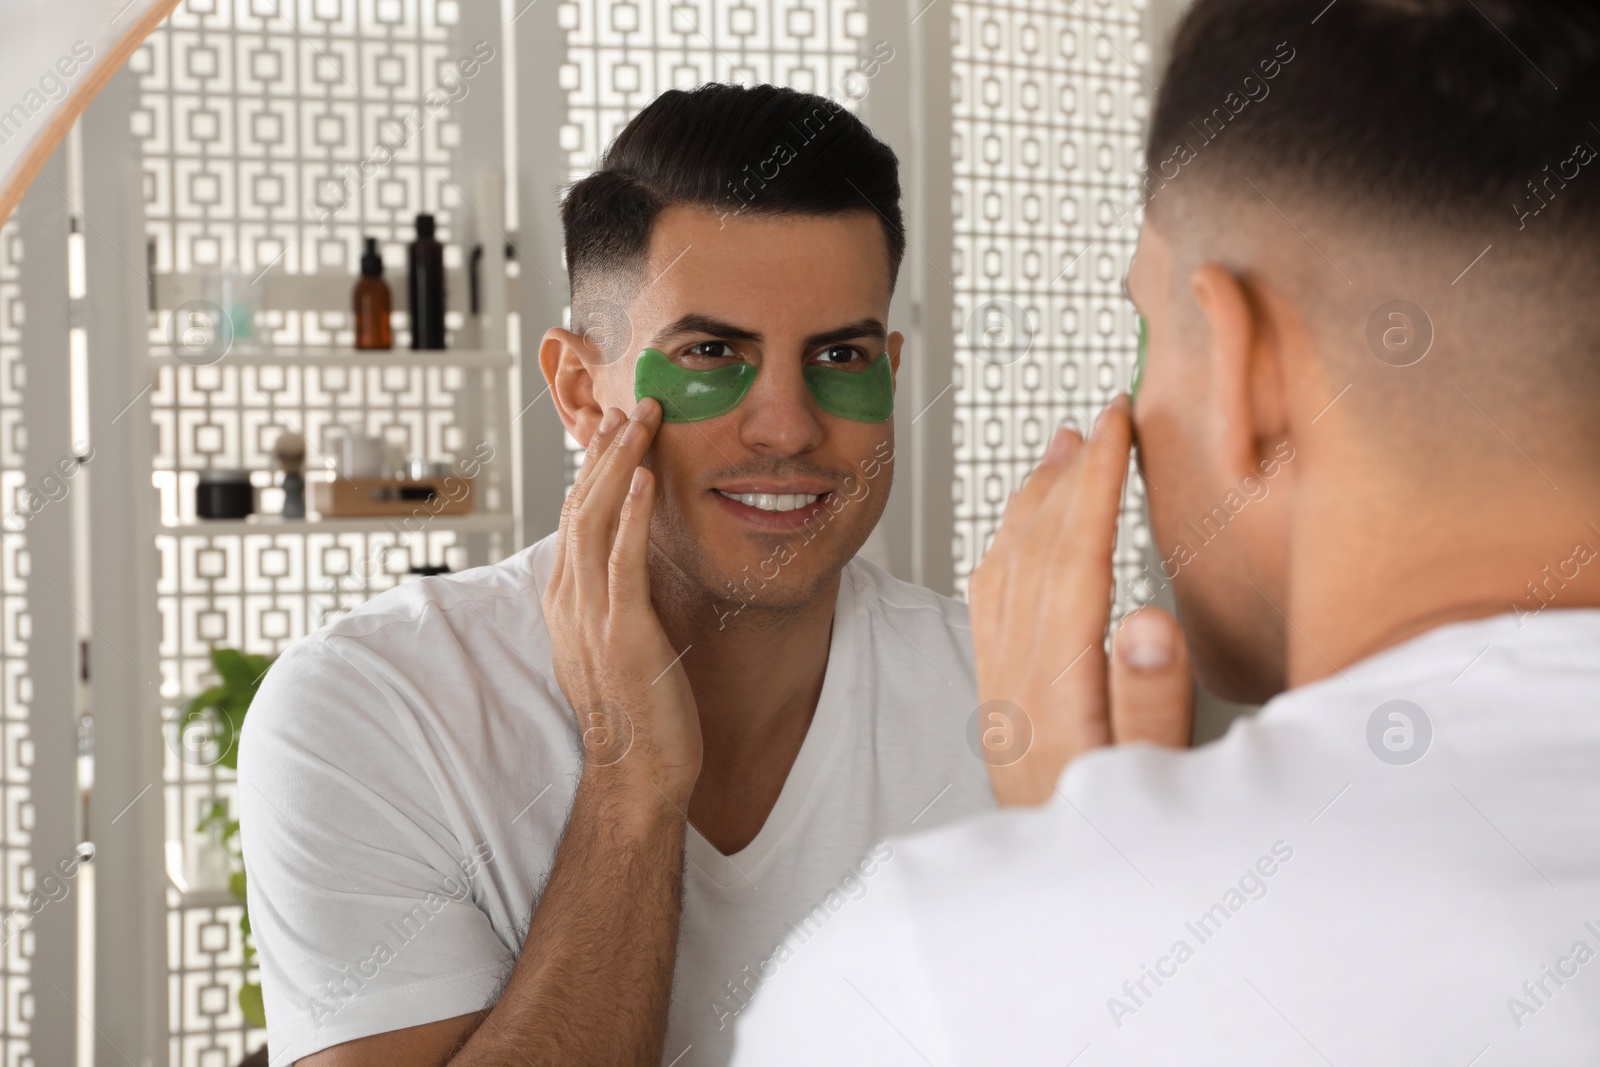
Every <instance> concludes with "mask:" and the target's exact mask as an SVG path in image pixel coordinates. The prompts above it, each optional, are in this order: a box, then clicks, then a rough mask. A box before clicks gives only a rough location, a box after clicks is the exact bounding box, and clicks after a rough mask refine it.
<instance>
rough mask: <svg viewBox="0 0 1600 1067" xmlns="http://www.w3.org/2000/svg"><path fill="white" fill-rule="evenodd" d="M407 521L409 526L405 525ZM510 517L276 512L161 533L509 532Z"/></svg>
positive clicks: (193, 523) (180, 525) (494, 514)
mask: <svg viewBox="0 0 1600 1067" xmlns="http://www.w3.org/2000/svg"><path fill="white" fill-rule="evenodd" d="M407 523H410V524H411V525H410V526H407V525H406V524H407ZM419 523H421V524H422V525H421V526H420V527H419V526H418V524H419ZM511 528H512V517H511V515H510V514H509V513H506V512H501V511H475V512H473V513H471V514H470V515H433V516H424V517H422V518H420V519H419V518H415V517H413V516H411V515H373V516H362V517H359V518H356V517H351V518H319V517H315V516H314V517H311V518H306V519H284V518H279V517H278V516H276V515H252V516H250V517H249V518H247V519H193V520H190V521H185V522H180V523H175V524H163V525H162V526H161V527H160V532H161V533H165V534H185V533H191V534H193V533H207V534H274V533H291V534H309V533H386V532H389V531H392V530H399V531H400V532H402V533H407V534H409V533H424V532H426V531H428V530H453V531H455V532H456V533H509V532H510V531H511Z"/></svg>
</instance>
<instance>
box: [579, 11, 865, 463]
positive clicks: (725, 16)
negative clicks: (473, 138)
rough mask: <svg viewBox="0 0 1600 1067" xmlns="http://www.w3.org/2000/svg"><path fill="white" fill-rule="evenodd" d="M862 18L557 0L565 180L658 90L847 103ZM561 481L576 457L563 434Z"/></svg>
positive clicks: (594, 157)
mask: <svg viewBox="0 0 1600 1067" xmlns="http://www.w3.org/2000/svg"><path fill="white" fill-rule="evenodd" d="M866 22H867V19H866V14H865V12H864V11H862V10H861V5H860V3H859V0H566V2H565V3H563V4H562V5H561V24H562V26H563V27H565V28H566V31H567V63H566V65H565V66H563V67H562V69H561V82H562V87H563V88H564V89H566V91H567V122H566V125H565V126H564V127H563V128H562V131H561V148H562V150H563V151H564V152H565V153H566V156H567V160H568V167H569V171H570V174H571V179H572V180H573V181H577V180H578V179H580V178H582V177H583V176H584V175H586V174H588V173H589V172H591V171H592V170H594V169H595V167H597V166H599V164H600V157H601V156H602V155H603V154H604V153H605V150H606V146H607V145H609V144H610V143H611V141H612V138H614V137H615V136H616V135H617V133H618V131H620V130H621V129H622V127H623V126H625V125H627V123H628V120H629V119H631V118H633V116H634V115H636V114H638V112H639V111H640V110H641V109H642V108H643V107H644V106H645V105H646V104H648V103H650V101H652V100H654V99H655V98H656V97H657V96H658V95H659V94H660V93H662V92H664V91H665V90H667V89H691V88H693V87H694V86H696V85H701V84H703V83H705V82H712V81H716V82H732V83H735V84H740V85H759V84H770V85H786V86H789V87H790V88H794V89H800V90H802V91H804V92H808V93H817V94H819V95H821V96H826V97H829V98H831V99H834V100H838V101H840V102H841V103H843V104H844V105H845V106H846V107H848V108H849V109H850V110H852V111H854V110H855V107H856V104H857V103H858V102H859V100H860V98H861V94H862V93H863V91H864V90H865V88H866V86H865V84H864V82H863V80H862V75H861V73H860V69H859V66H858V63H859V57H860V48H861V41H862V38H863V37H865V35H866V32H867V25H866ZM567 458H568V468H567V482H568V484H569V485H570V484H571V482H572V479H573V477H574V476H575V475H576V473H577V469H578V465H579V463H580V461H581V460H582V458H583V451H582V449H580V448H579V447H578V445H577V442H576V441H574V440H572V439H571V438H570V437H569V438H568V439H567Z"/></svg>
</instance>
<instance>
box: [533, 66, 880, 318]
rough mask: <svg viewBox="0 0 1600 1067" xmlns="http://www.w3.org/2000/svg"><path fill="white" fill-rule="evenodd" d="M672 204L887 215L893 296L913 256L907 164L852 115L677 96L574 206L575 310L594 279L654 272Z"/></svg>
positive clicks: (650, 117)
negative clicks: (904, 181)
mask: <svg viewBox="0 0 1600 1067" xmlns="http://www.w3.org/2000/svg"><path fill="white" fill-rule="evenodd" d="M672 204H688V205H697V206H701V207H705V208H707V209H709V210H712V211H716V212H725V213H727V214H728V215H736V214H740V213H756V214H764V215H838V214H842V213H845V212H852V211H872V212H876V213H877V215H878V216H879V220H880V222H881V223H882V226H883V236H884V241H885V243H886V244H887V246H888V254H889V284H890V286H891V288H892V287H893V285H894V280H895V278H896V276H897V275H898V274H899V271H900V260H901V257H902V256H903V255H904V254H905V243H906V242H905V225H904V222H903V221H902V216H901V213H900V177H899V161H898V160H897V159H896V158H895V154H894V152H893V151H892V150H891V149H890V148H889V146H888V145H886V144H884V143H883V142H882V141H880V140H878V139H877V138H876V137H874V136H873V135H872V133H871V132H870V131H869V130H868V129H867V127H866V126H865V125H863V124H862V122H861V120H860V119H858V118H856V117H855V116H854V115H852V114H851V113H850V112H849V111H847V110H845V109H844V107H843V106H842V105H840V104H838V103H836V102H834V101H832V100H829V99H827V98H825V97H821V96H814V95H812V94H810V93H801V92H796V91H795V90H793V89H783V88H778V87H776V86H771V85H756V86H749V87H745V86H738V85H719V84H711V85H702V86H700V87H699V88H698V89H694V90H691V91H687V92H686V91H684V90H680V89H673V90H669V91H668V92H665V93H662V94H661V95H660V96H659V97H657V98H656V99H655V101H654V102H652V103H651V104H650V105H649V106H648V107H646V108H645V109H644V110H643V111H641V112H639V114H638V115H636V116H634V118H633V120H632V121H631V122H629V123H628V125H627V126H626V127H624V128H623V130H622V132H621V133H619V134H617V137H616V140H614V141H613V142H612V143H611V147H610V148H608V149H607V150H606V154H605V158H604V159H603V160H601V163H600V168H599V169H598V170H597V171H595V172H594V173H593V174H590V175H589V176H588V177H586V178H584V179H583V180H582V181H580V182H578V183H577V184H575V185H574V186H573V187H572V188H571V189H570V190H569V191H568V193H567V196H566V199H565V200H564V201H563V203H562V208H561V223H562V229H563V231H564V234H565V238H566V249H567V272H568V275H569V277H570V278H571V280H572V292H573V302H574V307H575V309H576V306H577V304H578V302H579V300H580V299H581V293H582V290H583V289H584V288H585V286H587V284H588V283H589V280H590V279H591V278H592V277H595V276H600V275H605V274H610V273H613V272H618V271H625V270H628V269H638V268H640V267H642V265H643V262H644V259H645V257H646V256H647V255H648V253H649V247H650V231H651V228H652V226H653V225H654V224H655V220H656V216H657V215H659V214H660V213H661V211H662V209H664V208H666V207H667V206H668V205H672Z"/></svg>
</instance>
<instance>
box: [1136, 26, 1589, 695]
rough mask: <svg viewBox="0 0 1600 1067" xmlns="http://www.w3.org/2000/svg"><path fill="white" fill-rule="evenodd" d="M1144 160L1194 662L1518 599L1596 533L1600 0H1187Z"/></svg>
mask: <svg viewBox="0 0 1600 1067" xmlns="http://www.w3.org/2000/svg"><path fill="white" fill-rule="evenodd" d="M1148 164H1149V172H1148V179H1147V181H1146V183H1145V187H1146V193H1147V196H1148V201H1147V211H1146V220H1147V221H1146V231H1147V232H1146V234H1145V239H1144V240H1143V241H1142V243H1141V251H1140V256H1139V261H1136V263H1135V266H1134V269H1133V271H1132V274H1131V275H1130V283H1129V284H1130V289H1132V290H1134V296H1135V298H1136V299H1137V300H1139V301H1140V303H1141V306H1142V307H1143V308H1144V309H1145V311H1146V314H1147V315H1148V316H1149V318H1150V327H1151V332H1150V338H1151V341H1150V356H1149V366H1148V369H1147V374H1146V377H1145V386H1144V391H1142V392H1141V394H1140V398H1139V403H1138V404H1137V405H1136V408H1135V416H1136V422H1137V424H1138V427H1139V438H1140V445H1141V450H1142V453H1143V456H1144V462H1145V466H1146V472H1147V474H1148V475H1149V476H1150V478H1149V480H1150V482H1151V484H1152V489H1151V494H1150V506H1151V514H1152V522H1153V524H1154V527H1155V532H1156V535H1157V541H1158V543H1159V545H1160V547H1161V548H1162V550H1163V552H1164V554H1165V555H1166V556H1167V557H1169V558H1170V557H1171V555H1172V554H1173V551H1174V545H1175V544H1176V543H1180V542H1188V544H1187V548H1188V550H1189V551H1187V552H1186V553H1184V554H1182V558H1181V559H1179V560H1178V561H1177V562H1171V563H1169V564H1168V565H1167V566H1166V567H1165V568H1164V574H1165V577H1166V578H1167V579H1168V580H1172V581H1173V582H1174V585H1175V587H1176V589H1177V594H1178V600H1179V606H1180V609H1182V610H1183V611H1184V612H1185V613H1186V614H1187V615H1188V620H1187V621H1186V629H1188V630H1189V631H1190V636H1191V641H1194V642H1197V643H1198V644H1199V645H1200V646H1201V647H1198V648H1197V657H1196V658H1197V663H1198V664H1199V665H1200V666H1201V668H1202V674H1203V675H1204V674H1205V673H1206V672H1207V670H1209V672H1210V675H1211V680H1212V681H1213V682H1214V686H1213V687H1214V688H1218V689H1221V690H1226V691H1230V692H1231V693H1233V694H1234V695H1236V696H1242V697H1248V698H1251V699H1260V698H1262V697H1263V696H1266V695H1270V694H1271V693H1272V692H1274V691H1276V690H1277V689H1278V688H1281V687H1282V685H1283V684H1285V682H1286V681H1287V683H1288V684H1295V681H1296V678H1297V677H1298V678H1300V679H1302V680H1304V679H1306V678H1309V677H1316V676H1320V673H1325V672H1326V671H1328V670H1329V669H1337V667H1338V665H1339V664H1340V663H1349V662H1351V661H1352V656H1354V655H1355V654H1356V653H1357V652H1360V651H1363V650H1365V651H1371V650H1372V649H1373V648H1377V647H1384V643H1385V642H1387V641H1393V640H1395V639H1397V635H1399V636H1403V635H1405V634H1407V633H1414V632H1416V629H1415V627H1416V626H1418V625H1421V623H1419V622H1418V621H1417V620H1418V619H1421V618H1423V616H1425V615H1427V614H1428V612H1430V611H1432V612H1433V618H1434V619H1435V621H1437V620H1438V619H1439V618H1448V617H1451V613H1452V612H1454V613H1456V617H1461V615H1460V613H1461V612H1466V613H1467V614H1469V615H1470V614H1471V613H1472V612H1478V613H1483V612H1491V611H1507V610H1509V608H1510V607H1511V606H1514V605H1515V603H1516V601H1517V598H1518V597H1520V596H1523V595H1524V593H1523V586H1524V585H1525V579H1526V578H1529V577H1532V576H1534V575H1537V574H1538V573H1539V568H1540V565H1541V562H1542V561H1546V560H1549V559H1559V558H1563V557H1564V554H1566V553H1570V551H1571V549H1572V544H1573V542H1574V540H1576V539H1578V538H1579V537H1580V536H1592V534H1591V531H1589V530H1588V529H1587V528H1586V527H1585V525H1584V522H1583V521H1582V519H1583V516H1584V515H1585V514H1586V512H1585V508H1589V509H1590V510H1593V508H1592V507H1591V506H1592V505H1595V504H1597V503H1600V419H1597V418H1596V417H1595V415H1594V411H1595V408H1596V402H1597V400H1600V299H1597V298H1596V296H1597V290H1600V5H1595V4H1593V3H1592V0H1332V2H1329V0H1197V2H1196V3H1195V4H1194V6H1193V7H1192V8H1191V9H1190V10H1189V12H1188V13H1187V15H1186V16H1185V18H1184V19H1183V21H1182V24H1181V26H1180V27H1179V29H1178V32H1177V34H1176V37H1175V40H1174V45H1173V50H1172V56H1171V60H1170V64H1169V66H1168V68H1167V70H1166V74H1165V77H1164V80H1163V83H1162V85H1161V88H1160V92H1159V94H1158V97H1157V100H1156V103H1155V106H1154V109H1153V114H1152V118H1151V124H1150V132H1149V143H1148ZM1147 253H1149V254H1147ZM1153 262H1159V263H1160V264H1161V266H1160V267H1159V268H1157V267H1153V266H1151V264H1152V263H1153ZM1219 294H1221V295H1219ZM1230 315H1231V317H1230ZM1158 319H1159V320H1160V321H1158ZM1230 346H1231V348H1230ZM1219 352H1220V353H1221V354H1220V355H1219ZM1263 368H1264V369H1263ZM1230 376H1231V377H1230ZM1225 425H1231V429H1229V430H1225V431H1219V430H1217V429H1216V427H1218V426H1225ZM1274 449H1277V451H1276V452H1274ZM1254 452H1259V453H1260V455H1257V456H1255V457H1254V459H1261V458H1263V457H1265V458H1266V459H1267V460H1271V462H1270V463H1269V464H1266V465H1260V466H1259V469H1257V468H1258V464H1257V463H1256V462H1254V459H1252V458H1251V454H1252V453H1254ZM1291 458H1292V462H1291V461H1290V459H1291ZM1283 470H1287V471H1289V472H1290V473H1289V474H1288V475H1286V476H1284V475H1281V474H1279V473H1278V472H1280V471H1283ZM1241 478H1244V479H1245V480H1244V481H1241ZM1251 478H1254V481H1255V482H1261V484H1254V482H1252V481H1251ZM1240 485H1244V490H1243V492H1242V493H1241V492H1240V491H1238V490H1239V487H1240ZM1157 486H1158V487H1159V488H1156V487H1157ZM1557 487H1559V489H1558V488H1557ZM1269 492H1270V493H1271V494H1273V496H1272V499H1271V500H1270V501H1269V500H1267V499H1266V498H1267V494H1268V493H1269ZM1225 494H1226V495H1225ZM1246 497H1248V500H1246ZM1228 500H1237V501H1243V502H1245V503H1248V508H1245V507H1244V504H1243V503H1241V504H1239V506H1237V507H1236V506H1235V505H1234V504H1233V503H1227V504H1226V506H1223V503H1221V502H1223V501H1228ZM1224 527H1226V528H1227V532H1226V534H1223V533H1222V530H1223V528H1224ZM1197 529H1198V530H1200V531H1201V533H1199V534H1196V533H1194V531H1195V530H1197ZM1597 543H1600V541H1597ZM1179 569H1182V570H1183V571H1184V572H1185V576H1184V577H1178V578H1175V577H1174V574H1173V573H1172V572H1175V571H1177V570H1179ZM1597 574H1600V572H1597ZM1247 578H1248V579H1249V580H1250V582H1251V583H1252V584H1253V585H1254V586H1255V590H1254V591H1252V590H1251V588H1250V587H1249V586H1247V585H1246V584H1245V581H1246V579H1247ZM1258 593H1259V594H1261V595H1260V596H1257V594H1258ZM1562 595H1563V597H1565V598H1566V601H1565V603H1569V604H1574V605H1575V604H1578V603H1581V602H1583V596H1584V595H1587V594H1580V593H1579V592H1578V591H1577V590H1576V589H1567V590H1564V591H1563V594H1562ZM1451 604H1454V606H1453V607H1452V606H1451ZM1469 604H1470V605H1475V606H1473V607H1470V608H1469V607H1464V606H1463V605H1469ZM1305 612H1317V613H1318V616H1317V618H1316V619H1315V620H1311V619H1308V618H1307V617H1306V616H1305V615H1304V614H1303V613H1305ZM1362 618H1364V619H1365V620H1366V621H1365V622H1355V621H1352V620H1359V619H1362ZM1341 642H1348V643H1347V644H1341ZM1207 643H1209V644H1210V645H1211V646H1212V647H1210V648H1206V647H1204V646H1205V645H1206V644H1207ZM1336 646H1337V647H1336ZM1345 653H1349V654H1348V655H1346V654H1345ZM1296 662H1299V663H1300V665H1301V668H1302V669H1299V670H1297V669H1296V666H1295V664H1296ZM1285 664H1287V667H1285Z"/></svg>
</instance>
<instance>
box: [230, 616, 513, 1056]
mask: <svg viewBox="0 0 1600 1067" xmlns="http://www.w3.org/2000/svg"><path fill="white" fill-rule="evenodd" d="M422 729H423V727H422V725H421V723H420V717H419V716H417V715H415V714H414V713H413V711H412V710H411V709H410V708H408V707H407V699H406V696H405V688H404V686H402V685H397V684H391V680H390V679H389V678H388V677H386V673H385V669H384V665H383V663H382V662H381V661H379V660H375V659H373V658H372V657H371V656H370V655H363V654H362V653H361V652H360V651H359V650H357V652H356V654H355V655H354V656H353V657H352V656H351V655H347V654H345V653H343V652H341V650H339V649H338V648H337V647H335V646H334V645H333V644H332V643H331V641H330V640H328V639H323V638H317V637H313V638H310V639H308V640H305V641H302V642H300V643H299V644H297V645H295V646H292V647H291V648H290V649H289V650H288V651H286V652H285V653H284V654H283V656H282V657H280V659H279V661H278V662H277V663H276V664H274V665H273V667H272V669H271V670H270V671H269V672H268V674H267V677H266V679H265V680H264V681H263V682H262V685H261V689H260V691H259V692H258V693H257V695H256V697H255V699H254V701H253V702H252V703H251V708H250V713H249V715H248V716H247V717H246V720H245V728H244V732H243V736H242V738H241V740H240V747H239V752H240V757H239V786H238V792H239V813H240V830H241V841H242V843H243V849H244V857H245V866H246V871H247V876H248V898H249V909H250V921H251V924H252V931H253V934H254V937H255V942H256V947H257V949H258V951H259V953H260V966H261V976H262V986H263V993H264V996H265V1008H266V1016H267V1044H268V1047H269V1048H270V1049H271V1057H272V1065H273V1067H278V1065H280V1064H288V1063H293V1062H294V1061H295V1060H297V1059H299V1058H301V1057H303V1056H307V1055H309V1054H311V1053H313V1052H316V1051H318V1050H319V1049H323V1048H327V1047H329V1046H331V1045H336V1044H339V1043H341V1042H344V1041H350V1040H353V1039H355V1038H360V1037H367V1036H370V1035H372V1034H377V1033H384V1032H387V1031H391V1030H399V1029H403V1028H405V1027H409V1026H418V1025H421V1024H424V1023H429V1022H437V1021H439V1020H441V1019H448V1018H453V1017H455V1016H458V1015H464V1014H467V1013H470V1012H474V1011H477V1010H479V1009H482V1008H484V1007H486V1006H488V1005H489V1004H490V1003H492V1001H493V998H494V996H495V994H496V992H497V990H498V988H499V986H500V983H501V981H502V979H503V977H504V976H505V975H506V974H507V973H508V972H509V968H510V967H511V965H512V963H513V961H514V958H515V950H514V947H513V946H508V945H506V944H504V943H503V942H502V941H501V939H500V938H499V936H497V935H496V933H495V932H494V930H493V928H492V926H491V924H490V921H489V918H488V916H487V915H486V914H485V913H484V912H483V911H482V910H481V909H480V908H479V907H477V906H476V905H475V903H474V892H475V890H474V879H475V878H477V877H479V876H480V875H481V874H482V872H483V870H484V866H485V865H486V864H488V863H492V862H493V861H494V857H493V855H492V854H490V850H489V849H488V846H487V845H485V844H482V843H477V842H473V841H471V840H465V839H463V838H466V837H470V833H463V832H462V830H461V828H460V826H459V825H452V824H451V823H450V822H449V821H448V817H447V816H446V815H445V814H444V813H443V812H442V810H441V809H442V808H443V807H444V805H442V804H441V803H440V802H439V797H438V791H437V790H436V789H435V788H434V786H433V784H432V779H431V778H430V774H429V768H428V764H427V762H426V761H425V760H423V759H421V758H419V755H418V753H419V751H420V748H421V746H420V743H419V739H420V734H419V731H421V730H422Z"/></svg>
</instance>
